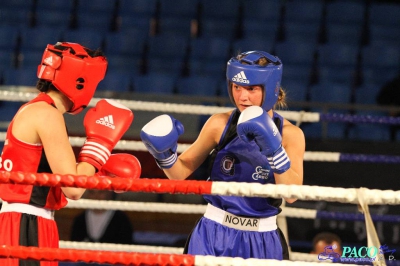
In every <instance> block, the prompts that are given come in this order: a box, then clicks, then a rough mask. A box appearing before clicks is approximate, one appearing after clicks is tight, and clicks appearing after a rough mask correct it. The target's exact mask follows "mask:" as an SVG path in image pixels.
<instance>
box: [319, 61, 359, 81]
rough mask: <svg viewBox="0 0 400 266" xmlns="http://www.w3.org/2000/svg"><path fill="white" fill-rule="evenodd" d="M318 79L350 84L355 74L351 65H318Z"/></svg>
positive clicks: (354, 69)
mask: <svg viewBox="0 0 400 266" xmlns="http://www.w3.org/2000/svg"><path fill="white" fill-rule="evenodd" d="M317 71H318V81H319V82H322V83H332V82H337V83H341V84H343V85H345V86H351V84H352V82H353V81H354V78H355V75H356V68H355V67H353V66H325V65H324V66H320V67H318V70H317Z"/></svg>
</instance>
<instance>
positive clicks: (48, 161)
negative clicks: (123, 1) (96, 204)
mask: <svg viewBox="0 0 400 266" xmlns="http://www.w3.org/2000/svg"><path fill="white" fill-rule="evenodd" d="M106 69H107V60H106V58H105V57H104V56H103V54H102V52H101V51H99V50H96V51H95V50H91V49H88V48H86V47H83V46H81V45H79V44H76V43H65V42H63V43H57V44H55V45H48V46H47V47H46V49H45V51H44V54H43V58H42V61H41V63H40V65H39V66H38V71H37V75H38V78H39V80H38V83H37V85H36V88H37V89H38V90H39V91H40V92H41V93H39V95H38V96H37V97H36V98H35V99H33V100H31V101H30V102H28V103H26V104H24V105H23V106H22V107H21V108H20V109H19V110H18V112H17V113H16V115H15V116H14V118H13V119H12V121H11V123H10V125H9V127H8V129H7V136H6V140H5V143H4V148H3V151H2V153H1V157H0V171H23V172H33V173H35V172H43V171H46V172H50V171H51V172H52V173H55V174H71V175H87V176H93V175H94V174H95V172H96V167H95V166H93V165H92V164H90V163H88V162H85V161H83V162H78V163H77V161H76V158H75V154H74V151H73V149H72V147H71V144H70V142H69V137H68V134H67V129H66V124H65V120H64V117H63V114H65V113H71V114H76V113H79V112H80V111H82V110H83V109H84V108H85V107H86V106H87V105H88V104H89V102H90V100H91V99H92V97H93V95H94V92H95V90H96V88H97V85H98V83H99V82H100V81H101V80H102V79H103V78H104V75H105V73H106ZM115 115H116V116H117V114H115ZM118 120H121V121H128V122H127V123H128V124H129V125H130V122H131V121H129V118H128V119H125V118H121V119H118ZM129 125H128V127H129ZM122 134H123V133H122ZM122 134H120V135H117V136H112V137H110V142H111V143H116V142H117V141H118V140H119V138H120V137H121V136H122ZM104 136H107V135H106V134H104ZM42 164H43V165H44V166H43V167H42V166H41V165H42ZM43 169H47V170H43ZM84 192H85V189H83V188H74V187H61V188H60V187H44V186H43V187H42V186H32V185H19V184H0V198H1V199H2V200H3V204H2V208H1V210H0V245H12V246H36V247H42V248H45V247H52V248H57V247H58V242H59V237H58V229H57V225H56V223H55V221H54V219H53V214H54V211H55V210H59V209H60V208H62V207H64V206H65V205H66V204H67V200H66V198H69V199H73V200H77V199H79V198H80V197H81V196H82V194H83V193H84ZM0 265H2V266H19V265H24V266H39V265H40V266H55V265H58V262H44V261H42V262H39V261H33V260H32V261H24V260H21V261H20V260H18V259H0Z"/></svg>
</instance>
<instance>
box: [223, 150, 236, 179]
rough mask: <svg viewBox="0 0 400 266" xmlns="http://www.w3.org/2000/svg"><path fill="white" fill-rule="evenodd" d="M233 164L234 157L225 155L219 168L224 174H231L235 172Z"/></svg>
mask: <svg viewBox="0 0 400 266" xmlns="http://www.w3.org/2000/svg"><path fill="white" fill-rule="evenodd" d="M234 165H235V158H233V157H232V156H229V155H227V156H224V157H223V158H222V159H221V164H220V168H221V171H222V172H223V173H224V174H226V175H231V176H233V175H234V174H235V167H234Z"/></svg>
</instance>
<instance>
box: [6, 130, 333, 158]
mask: <svg viewBox="0 0 400 266" xmlns="http://www.w3.org/2000/svg"><path fill="white" fill-rule="evenodd" d="M5 139H6V132H0V142H2V141H3V142H4V140H5ZM69 141H70V143H71V145H72V146H73V147H82V145H83V143H84V142H85V138H83V137H70V138H69ZM190 145H191V144H185V143H179V144H178V148H177V152H178V153H182V152H184V151H185V150H186V149H187V148H189V146H190ZM114 149H115V150H129V151H146V152H147V149H146V147H145V146H144V144H143V142H141V141H136V140H120V141H119V142H118V143H117V145H116V146H115V148H114ZM339 158H340V153H339V152H313V151H306V152H305V154H304V160H305V161H325V162H339Z"/></svg>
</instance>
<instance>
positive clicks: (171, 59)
mask: <svg viewBox="0 0 400 266" xmlns="http://www.w3.org/2000/svg"><path fill="white" fill-rule="evenodd" d="M188 45H189V36H182V35H171V34H158V35H155V36H150V37H149V39H148V53H147V57H146V62H147V64H148V71H149V72H159V71H161V72H164V71H166V72H170V73H173V72H176V71H177V70H179V69H181V67H182V64H183V60H184V58H185V55H186V53H187V49H188ZM177 73H178V74H179V71H178V72H177Z"/></svg>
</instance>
